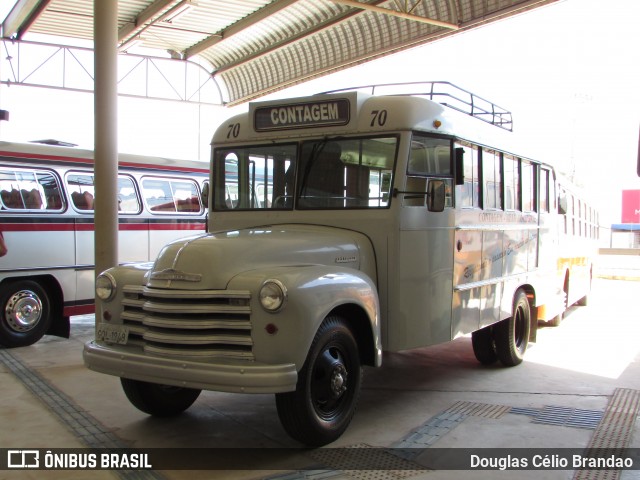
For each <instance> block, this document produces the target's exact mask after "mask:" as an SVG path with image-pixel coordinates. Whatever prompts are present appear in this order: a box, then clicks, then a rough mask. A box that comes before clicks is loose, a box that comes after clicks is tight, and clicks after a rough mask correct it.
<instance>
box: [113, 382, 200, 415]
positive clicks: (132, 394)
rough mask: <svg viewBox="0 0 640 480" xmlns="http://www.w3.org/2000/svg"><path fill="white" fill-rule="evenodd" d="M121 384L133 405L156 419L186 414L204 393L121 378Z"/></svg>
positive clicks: (191, 389) (192, 389) (193, 389)
mask: <svg viewBox="0 0 640 480" xmlns="http://www.w3.org/2000/svg"><path fill="white" fill-rule="evenodd" d="M120 383H121V384H122V389H123V390H124V393H125V395H126V396H127V398H128V399H129V401H130V402H131V404H132V405H133V406H134V407H136V408H137V409H138V410H141V411H143V412H144V413H147V414H149V415H152V416H154V417H173V416H175V415H178V414H180V413H182V412H184V411H185V410H186V409H187V408H189V407H190V406H191V405H193V402H195V401H196V400H197V398H198V396H199V395H200V392H201V391H202V390H197V389H195V388H184V387H172V386H170V385H160V384H158V383H149V382H142V381H140V380H131V379H129V378H121V379H120Z"/></svg>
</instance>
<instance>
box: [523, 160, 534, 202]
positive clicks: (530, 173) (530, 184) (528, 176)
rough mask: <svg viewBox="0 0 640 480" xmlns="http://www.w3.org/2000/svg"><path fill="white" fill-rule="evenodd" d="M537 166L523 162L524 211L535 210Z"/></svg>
mask: <svg viewBox="0 0 640 480" xmlns="http://www.w3.org/2000/svg"><path fill="white" fill-rule="evenodd" d="M534 172H535V167H534V165H532V164H531V163H528V162H522V211H523V212H535V211H536V204H535V175H534Z"/></svg>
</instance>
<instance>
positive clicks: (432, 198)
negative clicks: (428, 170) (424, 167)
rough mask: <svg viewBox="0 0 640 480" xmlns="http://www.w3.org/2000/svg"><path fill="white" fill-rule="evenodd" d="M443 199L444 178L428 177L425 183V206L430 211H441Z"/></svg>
mask: <svg viewBox="0 0 640 480" xmlns="http://www.w3.org/2000/svg"><path fill="white" fill-rule="evenodd" d="M444 201H445V185H444V180H439V179H436V178H430V179H429V184H428V185H427V208H428V209H429V211H430V212H442V211H443V210H444Z"/></svg>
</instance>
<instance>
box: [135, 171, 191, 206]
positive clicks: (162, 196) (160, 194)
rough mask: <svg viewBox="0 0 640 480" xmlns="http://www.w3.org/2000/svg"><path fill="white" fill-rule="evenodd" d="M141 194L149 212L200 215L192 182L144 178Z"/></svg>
mask: <svg viewBox="0 0 640 480" xmlns="http://www.w3.org/2000/svg"><path fill="white" fill-rule="evenodd" d="M142 194H143V197H144V201H145V203H146V204H147V207H148V208H149V210H150V211H151V212H154V213H155V212H157V213H163V212H169V213H175V212H178V213H200V211H201V203H200V196H199V194H198V187H197V186H196V182H194V181H193V180H183V179H168V178H144V179H142Z"/></svg>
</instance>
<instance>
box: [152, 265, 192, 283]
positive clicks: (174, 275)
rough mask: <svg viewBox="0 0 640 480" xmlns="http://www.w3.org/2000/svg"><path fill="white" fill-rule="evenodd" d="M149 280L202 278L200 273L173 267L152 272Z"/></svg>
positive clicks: (187, 280) (189, 280) (185, 280)
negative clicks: (182, 270)
mask: <svg viewBox="0 0 640 480" xmlns="http://www.w3.org/2000/svg"><path fill="white" fill-rule="evenodd" d="M151 280H181V281H183V282H199V281H200V280H202V275H201V274H199V273H187V272H181V271H180V270H175V269H173V268H167V269H165V270H161V271H159V272H153V273H152V274H151Z"/></svg>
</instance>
